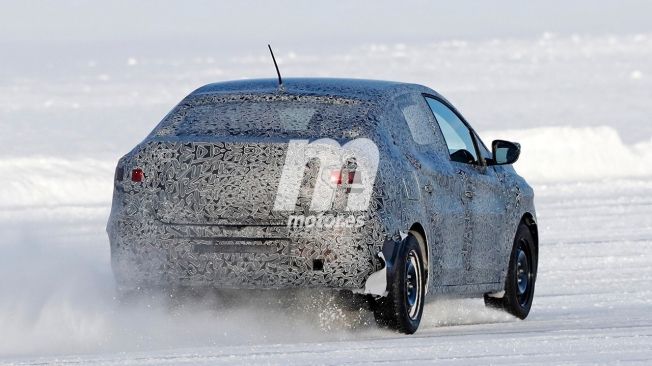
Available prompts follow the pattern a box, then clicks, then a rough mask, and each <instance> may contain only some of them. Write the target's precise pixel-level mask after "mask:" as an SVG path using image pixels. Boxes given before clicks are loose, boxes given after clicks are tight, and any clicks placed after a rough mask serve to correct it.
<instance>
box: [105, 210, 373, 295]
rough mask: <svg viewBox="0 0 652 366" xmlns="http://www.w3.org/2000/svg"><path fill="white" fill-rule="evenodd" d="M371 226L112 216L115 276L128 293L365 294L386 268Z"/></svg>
mask: <svg viewBox="0 0 652 366" xmlns="http://www.w3.org/2000/svg"><path fill="white" fill-rule="evenodd" d="M136 217H138V216H136ZM370 226H375V225H374V224H373V223H372V222H367V223H366V224H365V226H363V227H360V228H345V229H344V228H342V229H332V228H331V229H312V230H311V229H302V230H300V231H299V230H294V229H289V228H287V227H286V226H234V225H181V224H178V225H177V224H164V223H162V222H160V221H158V220H155V219H142V216H140V217H138V219H136V218H135V217H133V216H122V217H120V216H116V215H112V216H111V218H110V220H109V224H108V227H107V232H108V234H109V239H110V242H111V260H112V267H113V272H114V275H115V278H116V281H117V283H118V285H119V286H120V287H122V288H126V289H129V288H136V287H159V286H163V287H168V286H171V287H173V286H184V287H215V288H233V289H281V288H320V287H321V288H337V289H361V288H364V285H365V281H366V279H367V278H368V277H369V275H370V274H371V273H373V272H374V271H376V270H378V269H380V267H381V266H382V263H381V261H380V259H379V258H378V256H377V254H378V253H379V252H380V250H381V249H382V244H383V240H382V239H381V238H378V239H376V240H374V235H369V229H370ZM372 231H373V230H372ZM375 232H376V233H377V231H375Z"/></svg>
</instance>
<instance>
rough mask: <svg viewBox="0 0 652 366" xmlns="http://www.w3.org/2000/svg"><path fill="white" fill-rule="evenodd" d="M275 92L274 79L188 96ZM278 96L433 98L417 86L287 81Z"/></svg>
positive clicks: (211, 87)
mask: <svg viewBox="0 0 652 366" xmlns="http://www.w3.org/2000/svg"><path fill="white" fill-rule="evenodd" d="M279 91H280V90H279V87H278V79H244V80H235V81H224V82H219V83H212V84H208V85H204V86H202V87H200V88H199V89H197V90H195V91H194V92H192V94H190V96H195V95H206V94H273V93H277V92H279ZM282 92H284V93H288V94H298V95H314V96H331V97H340V98H351V99H358V100H364V101H371V102H374V101H375V102H382V101H385V100H388V99H391V98H393V97H395V96H397V95H400V94H404V93H409V92H420V93H430V94H436V93H435V92H434V91H433V90H432V89H430V88H427V87H425V86H422V85H418V84H410V83H402V82H396V81H382V80H366V79H339V78H287V79H283V88H282Z"/></svg>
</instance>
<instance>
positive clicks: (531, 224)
mask: <svg viewBox="0 0 652 366" xmlns="http://www.w3.org/2000/svg"><path fill="white" fill-rule="evenodd" d="M520 223H521V224H525V226H527V228H528V229H529V230H530V234H532V238H533V239H534V247H535V248H536V251H537V255H538V254H539V228H538V227H537V221H536V219H535V218H534V215H533V214H531V213H530V212H526V213H524V214H523V217H521V222H520Z"/></svg>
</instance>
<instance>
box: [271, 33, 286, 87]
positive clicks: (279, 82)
mask: <svg viewBox="0 0 652 366" xmlns="http://www.w3.org/2000/svg"><path fill="white" fill-rule="evenodd" d="M267 48H269V53H271V54H272V60H273V61H274V67H276V75H278V88H279V89H283V79H281V72H280V71H279V70H278V64H277V63H276V57H274V51H272V46H270V45H269V44H268V45H267Z"/></svg>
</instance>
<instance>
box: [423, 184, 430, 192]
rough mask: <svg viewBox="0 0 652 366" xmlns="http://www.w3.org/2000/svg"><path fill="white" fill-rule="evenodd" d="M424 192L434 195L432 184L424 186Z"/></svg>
mask: <svg viewBox="0 0 652 366" xmlns="http://www.w3.org/2000/svg"><path fill="white" fill-rule="evenodd" d="M423 190H424V191H426V192H428V193H432V186H431V185H430V184H426V185H424V186H423Z"/></svg>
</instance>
